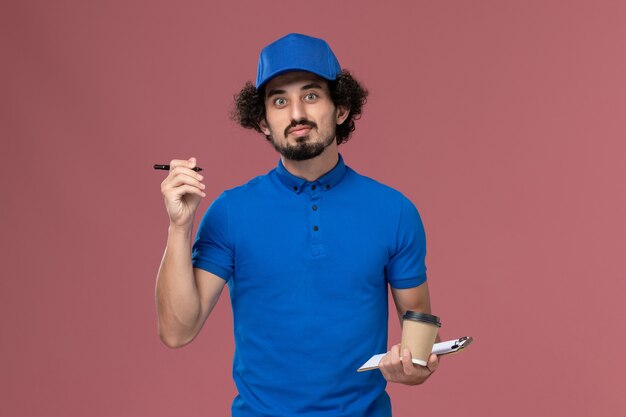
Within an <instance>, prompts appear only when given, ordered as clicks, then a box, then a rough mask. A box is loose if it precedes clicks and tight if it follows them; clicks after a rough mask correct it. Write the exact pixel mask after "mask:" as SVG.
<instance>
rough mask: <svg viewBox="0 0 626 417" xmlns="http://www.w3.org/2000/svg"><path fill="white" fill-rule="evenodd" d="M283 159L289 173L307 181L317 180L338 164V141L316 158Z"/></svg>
mask: <svg viewBox="0 0 626 417" xmlns="http://www.w3.org/2000/svg"><path fill="white" fill-rule="evenodd" d="M281 160H282V162H283V165H284V166H285V169H286V170H287V171H289V173H291V174H293V175H295V176H296V177H299V178H304V179H305V180H307V181H315V180H317V179H318V178H319V177H321V176H322V175H324V174H326V173H327V172H328V171H330V170H332V169H333V168H334V167H335V165H337V161H339V150H338V149H337V142H335V143H333V144H332V145H330V146H328V147H327V148H326V149H324V152H322V153H321V154H319V155H318V156H316V157H315V158H311V159H307V160H305V161H292V160H291V159H286V158H285V157H281Z"/></svg>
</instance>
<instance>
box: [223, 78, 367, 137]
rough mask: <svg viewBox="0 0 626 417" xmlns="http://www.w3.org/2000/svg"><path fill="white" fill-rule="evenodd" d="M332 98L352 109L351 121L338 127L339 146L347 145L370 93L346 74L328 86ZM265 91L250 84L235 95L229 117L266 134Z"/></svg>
mask: <svg viewBox="0 0 626 417" xmlns="http://www.w3.org/2000/svg"><path fill="white" fill-rule="evenodd" d="M328 89H329V90H330V96H331V99H332V100H333V103H334V104H335V107H339V106H345V107H347V108H348V109H350V114H349V115H348V118H347V119H346V120H345V121H344V122H343V123H342V124H340V125H338V126H337V132H336V134H337V144H338V145H341V144H342V143H344V142H347V141H348V139H350V136H351V135H352V132H354V129H355V126H354V121H355V120H358V119H360V118H361V112H362V109H363V105H364V104H365V103H366V102H367V95H368V91H367V90H366V89H365V88H363V87H362V86H361V85H360V84H359V82H358V81H357V80H356V79H355V78H354V77H353V76H352V74H350V72H349V71H347V70H343V71H342V72H341V73H340V74H339V75H338V76H337V79H336V80H334V81H329V82H328ZM264 96H265V91H264V89H263V87H261V88H260V89H257V88H256V87H255V86H254V84H252V83H251V82H250V81H248V82H246V84H245V85H244V86H243V88H242V89H241V91H239V93H238V94H235V96H234V99H235V107H234V108H233V110H232V111H231V113H230V117H231V119H233V120H234V121H235V122H237V123H238V124H239V125H240V126H242V127H244V128H246V129H254V130H256V131H257V132H259V133H263V132H262V131H261V128H260V127H259V122H260V121H261V120H263V119H264V118H265V103H264ZM266 138H267V139H268V140H270V138H269V137H266Z"/></svg>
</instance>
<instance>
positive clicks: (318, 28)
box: [0, 0, 626, 417]
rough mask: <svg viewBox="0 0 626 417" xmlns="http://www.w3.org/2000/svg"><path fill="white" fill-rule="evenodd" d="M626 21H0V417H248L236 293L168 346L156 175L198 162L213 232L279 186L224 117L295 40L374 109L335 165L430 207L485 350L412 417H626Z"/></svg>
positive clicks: (42, 4)
mask: <svg viewBox="0 0 626 417" xmlns="http://www.w3.org/2000/svg"><path fill="white" fill-rule="evenodd" d="M625 22H626V3H625V2H623V1H619V0H616V1H586V2H585V1H545V0H541V1H517V2H512V1H472V2H469V1H464V2H461V1H456V2H453V1H416V2H408V1H407V2H389V1H385V2H369V3H367V2H363V1H359V2H356V1H355V2H349V1H317V2H314V3H310V2H309V3H305V2H293V1H292V2H278V1H276V2H269V1H267V2H261V1H230V2H228V4H226V2H209V1H189V2H173V1H172V2H167V1H143V2H141V1H23V0H21V1H17V0H16V1H7V0H4V1H2V3H1V4H0V28H1V32H2V36H1V37H0V54H1V56H0V135H1V149H0V151H1V154H2V161H3V162H2V165H1V167H0V169H1V170H2V172H1V178H2V181H1V182H2V184H1V185H0V187H1V194H0V195H1V198H2V204H0V212H1V217H0V219H1V221H2V232H1V233H0V236H1V245H2V246H1V248H0V249H1V256H2V262H1V263H0V276H1V281H0V320H1V323H0V324H1V327H0V328H1V329H2V336H1V337H2V343H1V345H0V346H1V347H0V349H1V356H0V393H1V394H0V395H1V397H2V398H1V400H0V415H1V416H7V417H9V416H11V417H20V416H43V415H46V416H92V417H100V416H116V417H117V416H148V415H150V416H154V417H157V416H174V415H175V416H223V415H228V414H229V410H230V404H231V401H232V398H233V396H234V395H235V388H234V384H233V382H232V380H231V374H230V370H231V361H232V352H233V337H232V314H231V311H230V305H229V300H228V295H227V293H226V292H225V293H224V294H223V297H222V299H221V300H220V302H219V304H218V306H217V308H216V310H215V311H214V313H213V314H212V316H211V317H210V318H209V320H208V321H207V323H206V325H205V326H204V329H203V331H202V333H201V334H200V336H199V337H198V338H197V339H196V340H195V341H194V343H192V344H191V345H189V346H187V347H185V348H183V349H180V350H170V349H168V348H167V347H165V346H164V345H162V344H161V343H160V341H159V339H158V337H157V333H156V314H155V307H154V285H155V277H156V272H157V268H158V266H159V263H160V259H161V256H162V253H163V249H164V244H165V239H166V232H167V217H166V213H165V209H164V206H163V202H162V197H161V195H160V182H161V181H162V179H163V178H164V176H165V173H163V172H155V171H154V170H152V168H151V165H152V164H153V163H167V162H168V161H169V160H170V159H172V158H175V157H176V158H186V157H189V156H192V155H194V156H196V157H197V158H198V160H199V163H200V165H201V166H203V167H204V168H205V169H206V171H205V177H207V181H206V182H207V184H208V187H207V188H208V198H206V199H205V200H204V201H203V203H202V205H201V206H200V211H201V212H202V213H203V212H204V210H206V208H207V207H208V205H209V203H210V201H211V200H212V198H214V197H215V196H217V194H218V193H219V192H221V191H222V190H223V189H225V188H229V187H232V186H235V185H238V184H240V183H242V182H245V181H247V180H248V179H249V178H251V177H253V176H255V175H258V174H260V173H264V172H266V171H268V170H269V169H271V168H272V167H273V166H274V165H275V164H276V162H277V160H278V158H277V155H276V154H275V152H274V150H273V149H272V148H271V147H270V146H268V145H267V144H266V143H265V141H264V140H263V138H262V136H260V135H258V134H256V133H254V132H249V131H244V130H242V129H241V128H239V127H237V126H236V125H235V124H234V123H232V122H230V121H229V119H228V110H229V108H230V106H231V102H232V95H233V94H234V93H235V92H236V91H238V89H239V88H240V87H241V86H242V84H243V83H244V81H246V80H251V79H253V78H254V77H255V73H256V72H255V71H256V60H257V57H258V52H259V50H260V48H261V47H262V46H264V45H265V44H267V43H269V42H270V41H272V40H274V39H276V38H278V37H280V36H282V35H283V34H285V33H288V32H293V31H297V32H305V33H309V34H311V35H315V36H320V37H323V38H326V39H327V40H328V41H329V42H330V43H331V45H332V46H333V48H334V50H335V52H336V53H337V55H338V56H339V58H340V62H341V63H342V65H343V66H344V67H346V68H348V69H351V70H352V71H353V73H354V74H355V75H356V76H357V78H359V79H361V80H362V81H363V83H364V84H365V85H366V86H367V87H368V88H369V89H370V91H371V95H370V102H369V103H368V104H367V106H366V107H365V112H364V115H363V118H362V120H361V121H359V122H358V124H357V131H356V134H355V137H354V138H353V139H352V142H349V143H348V144H346V145H345V146H342V148H341V149H342V153H343V155H344V157H345V158H346V161H347V163H348V164H349V165H350V166H351V167H353V168H354V169H356V170H357V171H359V172H361V173H364V174H366V175H368V176H372V177H374V178H376V179H378V180H379V181H381V182H385V183H387V184H389V185H391V186H393V187H396V188H398V189H400V190H402V191H403V192H404V193H405V194H406V195H407V196H408V197H409V198H411V200H412V201H413V202H414V203H415V204H416V205H417V207H418V208H419V210H420V212H421V214H422V217H423V219H424V222H425V225H426V230H427V237H428V245H429V246H428V257H427V264H428V267H429V277H430V286H431V292H432V299H433V306H434V312H435V314H438V315H440V316H441V317H442V320H443V323H444V326H443V329H442V335H443V337H444V338H453V337H459V336H463V335H472V336H474V337H475V338H476V343H475V345H474V346H472V347H471V348H470V349H469V350H468V351H467V352H465V353H463V354H461V355H459V356H456V357H450V358H447V359H445V360H443V361H442V365H441V368H440V370H439V371H438V372H437V374H436V375H435V376H434V377H433V378H432V379H431V380H430V381H429V382H428V383H427V384H425V385H423V386H421V387H404V386H395V385H394V386H390V387H389V392H390V395H391V396H392V401H393V407H394V411H395V415H396V416H422V415H423V416H450V415H466V416H503V415H504V416H510V417H515V416H528V415H534V416H541V415H552V416H594V417H595V416H618V415H625V414H626V404H625V401H624V396H623V392H622V389H623V383H624V374H625V372H626V365H625V362H626V361H625V360H624V359H623V357H624V355H623V353H622V352H623V351H624V347H625V345H626V337H625V332H624V327H625V324H626V323H625V320H624V312H623V308H620V307H621V306H622V305H623V301H622V299H623V294H624V290H625V285H624V277H625V276H626V275H625V272H626V271H625V267H624V262H623V260H624V255H623V250H624V248H625V247H626V246H625V243H626V242H625V239H624V235H625V232H626V221H625V220H624V213H625V212H626V193H625V192H624V184H625V180H626V172H625V169H624V159H625V157H624V156H625V153H626V145H625V144H624V140H625V138H626V135H625V132H626V126H625V120H626V118H625V116H626V77H625V76H624V74H626V24H625ZM199 218H200V215H198V216H197V219H196V220H199ZM390 322H391V326H392V331H391V335H390V343H395V342H397V341H398V340H399V329H398V325H397V321H396V318H395V317H393V316H392V317H391V318H390ZM328 360H329V361H339V360H341V358H328ZM303 378H306V375H303Z"/></svg>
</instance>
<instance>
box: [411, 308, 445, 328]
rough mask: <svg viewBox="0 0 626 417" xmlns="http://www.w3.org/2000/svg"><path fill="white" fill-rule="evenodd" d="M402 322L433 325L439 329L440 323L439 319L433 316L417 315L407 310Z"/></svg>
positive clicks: (415, 312)
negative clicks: (409, 321)
mask: <svg viewBox="0 0 626 417" xmlns="http://www.w3.org/2000/svg"><path fill="white" fill-rule="evenodd" d="M402 320H413V321H421V322H424V323H428V324H434V325H435V326H437V327H441V321H440V320H439V317H437V316H433V315H432V314H428V313H418V312H417V311H411V310H407V312H406V313H404V316H402Z"/></svg>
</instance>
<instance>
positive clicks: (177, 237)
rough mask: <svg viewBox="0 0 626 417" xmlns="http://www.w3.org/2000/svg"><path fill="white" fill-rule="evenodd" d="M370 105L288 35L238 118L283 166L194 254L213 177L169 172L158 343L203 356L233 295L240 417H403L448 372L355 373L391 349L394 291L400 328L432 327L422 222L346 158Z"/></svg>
mask: <svg viewBox="0 0 626 417" xmlns="http://www.w3.org/2000/svg"><path fill="white" fill-rule="evenodd" d="M366 96H367V92H366V91H365V90H364V89H363V88H361V86H360V85H359V83H358V82H357V81H356V80H355V79H354V78H352V76H351V75H350V73H348V72H347V71H342V70H341V68H340V66H339V63H338V61H337V59H336V57H335V55H334V54H333V52H332V51H331V49H330V47H329V46H328V44H327V43H326V42H325V41H323V40H321V39H316V38H312V37H308V36H304V35H299V34H291V35H287V36H285V37H283V38H281V39H279V40H277V41H275V42H274V43H272V44H270V45H268V46H267V47H266V48H264V49H263V51H262V52H261V57H260V59H259V66H258V75H257V82H256V86H254V85H252V84H251V83H248V84H246V86H245V87H244V88H243V89H242V91H241V92H240V93H239V95H238V96H237V97H236V110H235V111H234V113H233V116H234V119H235V120H237V121H238V122H239V123H240V124H241V125H242V126H243V127H246V128H253V129H256V130H257V131H259V132H261V133H263V134H264V135H265V137H266V139H267V140H268V141H269V142H271V143H272V145H273V146H274V148H275V149H276V150H277V151H278V152H279V153H280V155H281V158H280V161H279V163H278V166H277V168H275V169H273V170H272V171H270V172H269V173H268V174H266V175H263V176H259V177H257V178H255V179H253V180H251V181H250V182H248V183H247V184H245V185H243V186H240V187H237V188H234V189H231V190H228V191H225V192H224V193H222V195H220V196H219V197H218V198H217V199H216V200H215V201H214V202H213V203H212V205H211V207H210V208H209V209H208V210H207V212H206V213H205V215H204V217H203V218H202V221H201V223H200V227H199V229H198V233H197V236H196V238H195V241H194V242H193V249H191V246H192V228H193V219H194V214H195V211H196V209H197V207H198V204H199V202H200V200H201V199H202V198H203V197H205V193H204V192H203V189H204V188H205V186H204V184H203V183H202V180H203V176H202V175H200V174H199V173H197V172H195V171H194V170H193V168H194V167H195V166H196V160H195V158H190V159H189V160H173V161H171V163H170V165H171V171H170V173H169V175H168V177H167V178H166V179H165V180H164V181H163V183H162V185H161V190H162V193H163V196H164V199H165V204H166V208H167V211H168V214H169V217H170V226H169V234H168V241H167V248H166V250H165V254H164V257H163V261H162V263H161V268H160V270H159V274H158V277H157V287H156V295H157V310H158V319H159V334H160V337H161V339H162V340H163V342H164V343H165V344H166V345H168V346H170V347H180V346H184V345H186V344H187V343H189V342H191V341H192V340H193V339H194V338H195V337H196V335H197V334H198V332H199V331H200V329H201V328H202V325H203V323H204V322H205V320H206V319H207V317H208V315H209V313H210V312H211V310H212V308H213V307H214V306H215V303H216V302H217V300H218V297H219V295H220V293H221V291H222V289H223V287H224V285H225V284H226V283H228V287H229V290H230V296H231V300H232V308H233V317H234V326H235V343H236V350H235V360H234V365H233V376H234V379H235V383H236V386H237V389H238V392H239V395H238V396H237V397H236V398H235V400H234V402H233V406H232V411H233V415H234V416H339V415H341V416H355V417H356V416H390V415H391V405H390V401H389V397H388V395H387V393H386V392H385V386H386V382H387V381H392V382H399V383H404V384H408V385H416V384H421V383H422V382H424V381H425V380H426V379H427V378H428V377H429V376H430V375H431V374H432V372H433V371H434V370H436V369H437V366H438V360H437V357H436V356H435V355H431V358H430V361H429V362H428V365H427V366H426V367H422V366H418V365H413V363H412V362H411V355H410V352H408V350H406V351H404V352H400V347H399V345H395V346H393V347H392V348H391V350H390V351H389V352H388V354H387V355H386V357H385V358H384V360H383V361H382V364H381V368H380V372H378V371H373V372H364V373H357V372H356V369H357V368H358V367H359V366H360V365H361V364H363V362H365V360H367V359H368V358H369V357H370V356H372V355H373V354H375V353H378V352H383V351H385V350H386V349H387V317H388V303H387V285H388V284H389V286H390V287H391V292H392V295H393V299H394V301H395V306H396V310H397V312H398V314H399V316H401V315H402V314H404V312H405V311H406V310H415V311H422V312H428V313H429V312H430V300H429V294H428V286H427V283H426V267H425V264H424V257H425V254H426V249H425V237H424V229H423V226H422V222H421V220H420V217H419V214H418V212H417V210H416V209H415V207H414V206H413V204H412V203H411V202H410V201H409V200H408V199H407V198H405V197H404V196H403V195H402V194H401V193H399V192H398V191H395V190H393V189H391V188H389V187H387V186H385V185H382V184H380V183H378V182H376V181H374V180H372V179H369V178H367V177H364V176H361V175H359V174H357V173H356V172H355V171H353V170H352V169H350V168H349V167H347V166H346V165H345V164H344V161H343V158H342V157H341V155H340V154H339V152H338V146H339V144H341V143H343V142H345V141H346V140H348V139H349V137H350V135H351V133H352V131H353V130H354V119H355V118H358V117H359V116H360V114H361V107H362V105H363V104H364V103H365V99H366Z"/></svg>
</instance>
